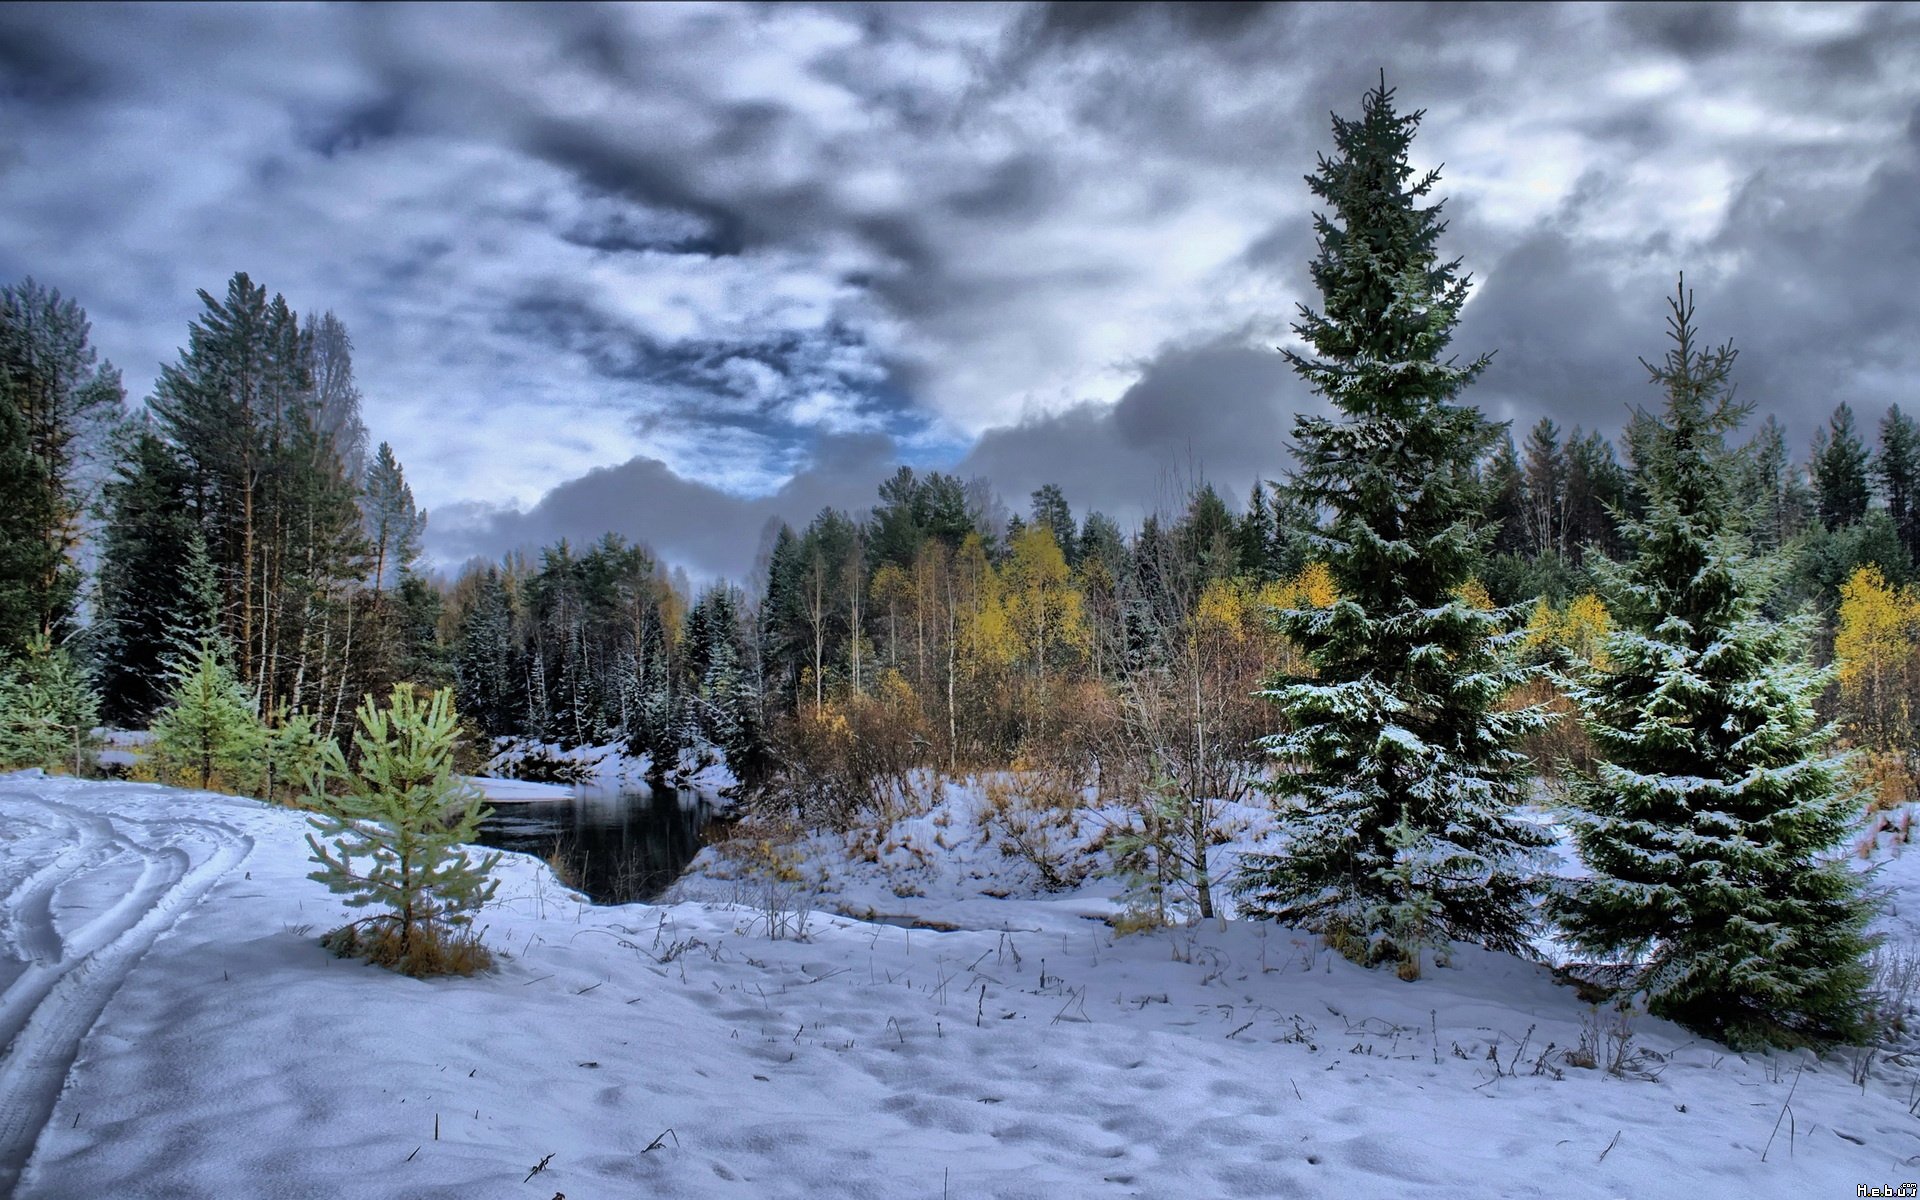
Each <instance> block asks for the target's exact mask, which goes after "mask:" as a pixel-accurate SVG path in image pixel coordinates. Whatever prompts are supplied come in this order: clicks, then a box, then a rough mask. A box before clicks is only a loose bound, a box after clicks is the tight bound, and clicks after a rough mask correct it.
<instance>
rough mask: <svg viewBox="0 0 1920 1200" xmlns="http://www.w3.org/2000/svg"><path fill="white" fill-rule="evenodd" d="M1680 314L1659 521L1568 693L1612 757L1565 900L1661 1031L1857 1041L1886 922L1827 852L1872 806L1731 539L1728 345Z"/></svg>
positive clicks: (1587, 802) (1685, 297)
mask: <svg viewBox="0 0 1920 1200" xmlns="http://www.w3.org/2000/svg"><path fill="white" fill-rule="evenodd" d="M1669 304H1670V306H1671V309H1672V312H1671V314H1670V315H1669V317H1668V327H1669V333H1670V336H1671V338H1672V341H1673V346H1672V347H1671V348H1670V349H1669V350H1668V351H1667V354H1666V357H1665V358H1664V359H1663V360H1662V362H1661V363H1660V364H1659V365H1657V366H1655V365H1653V364H1650V363H1649V364H1647V367H1648V371H1649V372H1650V373H1651V375H1652V378H1653V382H1654V383H1656V384H1658V385H1659V386H1660V387H1661V388H1662V389H1664V390H1665V392H1666V409H1665V413H1664V415H1663V416H1662V417H1661V418H1659V419H1658V420H1657V423H1656V425H1655V436H1654V438H1653V442H1652V445H1651V447H1650V453H1649V454H1648V456H1647V458H1646V460H1645V462H1644V466H1645V477H1644V478H1643V480H1642V487H1643V489H1644V491H1645V493H1646V496H1647V501H1648V507H1647V512H1646V515H1645V516H1644V517H1643V518H1642V519H1639V520H1636V521H1632V522H1630V523H1629V524H1628V526H1627V532H1628V535H1629V537H1630V540H1631V542H1632V543H1633V545H1634V547H1635V550H1636V554H1635V556H1634V558H1633V559H1632V561H1631V562H1630V563H1629V564H1627V565H1626V566H1624V567H1623V568H1620V569H1619V570H1617V571H1615V572H1613V573H1612V574H1613V575H1614V578H1613V580H1612V582H1613V588H1612V590H1613V591H1614V593H1615V596H1614V604H1613V615H1614V620H1615V622H1616V624H1615V626H1614V632H1613V633H1612V635H1611V636H1610V637H1609V638H1608V639H1607V642H1606V646H1605V650H1606V654H1605V660H1604V661H1605V662H1606V664H1607V665H1606V666H1605V667H1604V668H1591V669H1589V670H1588V671H1587V672H1586V673H1585V674H1584V676H1583V677H1582V678H1580V679H1579V680H1578V682H1577V686H1576V687H1575V688H1574V690H1573V695H1574V698H1575V700H1576V702H1577V703H1578V704H1579V705H1580V707H1581V708H1582V709H1583V711H1584V712H1585V714H1586V722H1585V723H1586V727H1587V731H1588V733H1589V735H1590V736H1591V737H1592V739H1593V743H1594V747H1595V750H1596V752H1597V756H1598V758H1599V763H1598V765H1597V768H1596V770H1595V772H1594V774H1593V775H1592V776H1590V777H1585V778H1576V779H1575V780H1574V782H1573V790H1572V796H1571V805H1572V816H1571V823H1572V826H1573V830H1574V836H1575V839H1576V841H1577V843H1578V845H1579V848H1580V853H1581V857H1582V858H1583V859H1584V860H1585V862H1586V864H1587V866H1588V867H1589V868H1590V869H1591V871H1592V875H1591V876H1590V877H1589V878H1587V879H1585V880H1581V881H1578V882H1574V883H1571V884H1569V885H1568V886H1567V887H1566V888H1565V889H1563V890H1562V891H1561V892H1560V893H1559V894H1557V895H1556V896H1555V897H1553V898H1552V907H1553V910H1554V912H1555V914H1556V915H1557V916H1558V917H1559V918H1560V920H1561V921H1562V922H1564V923H1565V925H1566V926H1567V929H1568V933H1569V936H1570V938H1571V939H1572V941H1573V944H1574V945H1575V946H1577V947H1579V948H1580V949H1581V950H1583V951H1584V952H1586V953H1589V954H1596V955H1606V956H1619V957H1623V958H1624V959H1625V960H1626V961H1628V962H1630V963H1631V964H1633V967H1634V973H1633V975H1632V977H1631V981H1630V984H1629V986H1630V989H1631V990H1636V991H1637V990H1644V991H1645V992H1646V994H1647V996H1648V998H1649V1002H1650V1006H1651V1009H1652V1011H1653V1012H1654V1013H1655V1014H1657V1015H1659V1016H1663V1017H1669V1018H1671V1019H1673V1020H1676V1021H1679V1022H1681V1023H1682V1024H1685V1025H1687V1026H1689V1027H1691V1028H1693V1029H1696V1030H1699V1031H1700V1032H1702V1033H1705V1034H1708V1035H1710V1036H1713V1037H1717V1038H1720V1039H1722V1040H1723V1041H1725V1042H1727V1043H1728V1044H1729V1045H1733V1046H1736V1047H1745V1046H1750V1045H1754V1044H1756V1043H1763V1042H1774V1043H1795V1042H1822V1041H1827V1040H1830V1039H1835V1038H1851V1037H1853V1036H1855V1035H1857V1034H1858V1033H1859V1032H1860V1031H1861V1028H1862V1012H1863V1009H1862V1001H1861V993H1862V987H1863V985H1864V984H1865V982H1866V970H1865V967H1864V965H1863V962H1862V956H1863V955H1864V954H1865V952H1866V951H1867V949H1868V948H1869V939H1868V938H1867V937H1866V936H1865V935H1864V933H1863V929H1864V927H1865V925H1866V923H1867V921H1868V919H1869V917H1870V916H1871V913H1872V908H1871V905H1870V904H1869V903H1868V901H1867V900H1866V899H1865V898H1864V897H1863V893H1862V885H1861V881H1860V878H1859V877H1858V876H1857V875H1855V874H1854V873H1853V872H1852V871H1850V870H1848V869H1847V867H1846V865H1845V864H1844V863H1843V862H1840V861H1838V860H1837V859H1835V858H1832V857H1829V855H1830V853H1831V851H1832V850H1833V848H1834V847H1835V846H1836V845H1837V844H1838V843H1839V842H1840V841H1841V840H1842V839H1843V838H1844V837H1845V836H1846V834H1847V832H1848V830H1849V829H1850V827H1851V825H1852V823H1853V821H1854V819H1855V817H1856V816H1857V815H1858V811H1859V802H1858V799H1857V798H1856V797H1855V796H1853V795H1851V794H1849V793H1848V792H1847V791H1846V790H1845V789H1844V788H1843V787H1842V786H1841V776H1840V762H1839V760H1838V759H1836V758H1835V757H1832V756H1829V755H1827V754H1825V753H1824V752H1823V751H1824V747H1825V745H1826V742H1827V739H1828V737H1829V734H1830V727H1827V726H1823V725H1822V724H1821V722H1820V719H1819V717H1818V716H1817V715H1816V713H1815V709H1814V704H1815V701H1816V699H1817V698H1818V696H1819V694H1820V692H1821V691H1822V689H1823V688H1824V686H1825V683H1826V675H1825V673H1824V672H1820V671H1816V670H1814V669H1813V668H1812V666H1811V664H1810V663H1809V662H1808V660H1807V656H1806V637H1805V632H1806V630H1805V626H1804V625H1802V624H1797V623H1794V622H1780V621H1776V620H1772V619H1769V618H1767V617H1766V616H1764V615H1763V613H1762V611H1761V604H1762V602H1763V601H1764V600H1765V598H1766V596H1767V594H1768V591H1769V590H1770V584H1771V581H1770V578H1769V571H1768V570H1767V568H1766V567H1765V566H1764V565H1763V564H1762V563H1760V562H1758V561H1756V560H1755V559H1754V558H1752V557H1751V556H1750V555H1749V552H1748V549H1747V542H1746V539H1745V538H1744V537H1743V536H1741V535H1740V534H1738V533H1737V532H1733V530H1734V529H1735V526H1736V523H1735V522H1734V521H1733V520H1732V519H1731V508H1732V501H1733V496H1734V483H1735V480H1734V471H1733V465H1734V464H1733V463H1732V461H1731V456H1729V455H1728V453H1727V452H1726V450H1725V449H1724V446H1723V442H1722V437H1723V434H1725V433H1726V432H1728V431H1729V430H1731V429H1733V428H1734V427H1735V426H1736V425H1737V423H1738V422H1739V419H1740V417H1741V416H1742V415H1743V413H1742V409H1741V408H1740V407H1738V406H1736V405H1735V404H1734V403H1733V400H1732V387H1731V385H1730V382H1729V375H1730V372H1731V369H1732V366H1733V360H1734V353H1735V352H1734V350H1733V349H1732V347H1731V345H1726V346H1722V347H1720V348H1719V349H1716V350H1708V349H1704V348H1702V347H1701V346H1700V345H1699V344H1698V342H1697V340H1696V339H1697V333H1696V330H1695V327H1694V324H1693V301H1692V298H1691V296H1690V295H1689V294H1688V293H1687V292H1686V291H1685V283H1684V280H1683V281H1682V285H1681V290H1680V292H1679V293H1678V294H1677V295H1676V296H1675V298H1674V299H1672V300H1671V301H1669Z"/></svg>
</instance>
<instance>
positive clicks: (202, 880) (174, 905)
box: [0, 793, 253, 1195]
mask: <svg viewBox="0 0 1920 1200" xmlns="http://www.w3.org/2000/svg"><path fill="white" fill-rule="evenodd" d="M15 797H16V798H17V799H21V800H26V801H28V802H29V803H32V804H35V805H37V806H39V807H41V808H43V809H45V810H47V811H48V812H49V813H51V814H53V815H55V816H56V818H58V819H61V820H62V821H64V822H65V823H67V824H68V825H69V827H70V828H72V829H73V830H74V831H75V832H76V833H77V834H78V835H79V838H80V841H81V845H82V847H83V848H84V849H87V850H88V851H89V852H88V853H86V854H82V855H69V854H67V853H64V852H63V853H62V854H61V855H59V856H57V857H56V858H55V860H54V862H53V863H51V864H48V866H47V867H43V868H41V869H39V870H37V871H35V872H34V873H33V874H32V875H30V876H29V877H28V881H27V883H26V884H25V885H23V886H21V887H18V888H16V889H15V890H14V892H13V893H12V895H10V896H9V897H8V898H7V901H6V902H5V903H6V904H7V906H8V911H7V915H8V916H9V917H11V918H12V919H13V920H14V922H15V924H16V928H17V929H18V930H19V932H20V942H21V944H22V945H23V946H25V945H26V944H28V943H29V942H31V943H34V944H36V945H38V946H40V947H42V948H44V947H46V946H47V945H48V944H49V943H48V939H49V938H51V939H52V942H51V944H52V945H53V946H54V947H55V948H56V951H57V953H56V954H55V955H54V956H53V957H52V958H51V959H50V960H49V959H47V958H39V959H38V960H37V961H34V962H32V963H31V964H30V965H29V966H28V967H27V969H26V970H25V971H23V972H22V973H21V975H20V976H19V977H18V978H16V979H15V980H14V981H13V982H12V983H11V984H9V985H8V986H7V988H6V990H5V991H4V992H3V993H0V1044H5V1045H6V1050H5V1051H4V1053H0V1195H5V1194H10V1193H11V1191H12V1189H13V1187H14V1185H15V1184H16V1183H17V1182H18V1181H19V1178H20V1173H21V1171H22V1170H23V1169H24V1168H25V1166H26V1164H27V1160H28V1158H29V1157H30V1156H31V1154H32V1152H33V1147H34V1144H35V1142H37V1141H38V1140H39V1136H40V1131H41V1129H42V1128H43V1127H44V1126H45V1125H46V1122H47V1118H48V1117H49V1116H50V1115H51V1114H52V1112H53V1107H54V1104H55V1103H56V1102H57V1101H58V1100H59V1098H60V1092H61V1089H62V1087H64V1086H65V1084H66V1079H67V1073H68V1072H69V1071H70V1070H71V1069H72V1067H73V1063H74V1060H75V1059H76V1058H77V1057H78V1056H79V1053H80V1046H81V1043H82V1042H83V1041H84V1040H85V1039H86V1035H87V1032H88V1031H89V1030H91V1029H92V1028H93V1024H94V1022H95V1021H97V1020H98V1019H99V1017H100V1014H101V1012H102V1011H103V1010H104V1009H105V1008H106V1006H107V1002H108V1001H109V1000H111V999H112V998H113V995H114V993H115V992H116V991H118V990H119V988H120V985H121V984H122V983H123V982H125V980H126V978H127V975H128V974H129V973H130V972H131V971H132V970H133V968H134V966H135V965H136V964H137V963H138V962H139V961H140V958H141V956H142V955H144V954H145V953H146V952H147V951H148V950H149V949H150V948H151V947H152V946H153V943H154V941H155V940H156V939H157V938H158V937H159V936H160V935H161V934H162V933H165V932H166V931H167V930H168V929H170V928H172V927H173V925H174V924H175V922H177V921H178V920H179V919H180V917H181V915H182V914H184V913H185V912H186V911H187V909H189V908H190V907H192V906H193V904H194V903H196V902H197V901H198V900H199V899H200V898H201V897H202V896H204V895H206V893H207V891H208V890H209V889H210V888H212V887H213V885H214V884H216V883H218V882H219V881H220V880H221V879H222V878H223V877H224V876H226V875H227V874H228V873H229V872H231V871H232V870H233V869H234V868H235V867H236V866H238V865H239V864H240V863H241V862H242V861H243V860H244V859H245V858H246V857H247V854H248V853H249V852H250V851H251V850H252V848H253V839H252V838H250V837H247V836H245V835H244V834H241V833H240V832H238V831H237V830H235V829H233V828H231V827H229V826H226V825H222V824H219V823H217V822H212V821H205V820H183V821H179V822H165V823H163V822H153V823H149V822H144V821H139V820H137V819H128V820H127V822H126V823H127V824H129V825H140V826H149V827H151V828H154V829H158V828H159V827H161V826H163V825H164V827H165V828H166V829H167V831H168V833H169V835H170V836H168V837H166V838H165V841H167V842H169V843H174V844H163V845H152V844H149V843H148V841H147V840H143V839H138V838H135V837H134V836H132V835H130V834H129V833H127V832H124V831H123V830H122V829H121V828H119V827H117V826H116V825H115V824H114V822H113V821H111V820H109V819H107V818H105V817H102V816H99V815H97V814H94V813H89V812H86V811H84V810H81V809H77V808H73V807H71V806H69V805H65V804H61V803H58V802H56V801H53V800H51V799H48V798H47V797H46V796H44V795H40V794H37V793H26V794H24V795H22V794H19V793H16V794H15ZM143 832H145V830H143ZM181 834H185V835H186V836H185V837H184V838H183V837H180V836H179V835H181ZM181 843H184V844H181ZM100 851H105V852H106V853H104V854H101V853H99V852H100ZM196 851H197V853H195V852H196ZM123 854H130V855H135V856H138V858H139V859H140V860H141V864H142V865H141V873H140V878H139V880H138V881H137V882H136V883H135V884H134V886H133V887H132V888H131V889H129V890H128V892H127V894H126V895H125V896H124V897H122V898H121V899H120V900H119V901H118V902H117V903H115V904H114V905H112V906H111V907H110V908H108V909H107V911H106V912H104V913H101V914H100V915H98V916H96V917H94V918H93V919H92V920H90V921H88V922H87V923H86V924H85V925H84V926H82V927H81V928H79V929H77V930H75V931H73V933H72V935H71V937H70V938H68V939H67V940H66V944H65V945H64V946H61V945H60V942H61V939H60V937H59V934H58V932H57V931H56V930H55V929H54V928H53V919H52V911H51V896H52V893H53V890H54V889H55V888H57V887H58V886H59V884H60V883H61V882H63V881H65V880H67V879H71V878H73V877H74V876H75V875H77V874H79V873H80V872H82V871H85V870H88V869H90V868H91V867H93V866H97V865H99V864H100V863H102V862H105V861H108V860H110V859H112V858H114V857H118V856H120V855H123ZM43 898H44V900H45V903H42V900H43Z"/></svg>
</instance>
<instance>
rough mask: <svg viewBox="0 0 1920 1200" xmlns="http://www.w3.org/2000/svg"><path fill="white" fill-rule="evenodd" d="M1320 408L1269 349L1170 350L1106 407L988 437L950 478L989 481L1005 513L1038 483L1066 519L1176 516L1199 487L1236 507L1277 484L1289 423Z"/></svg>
mask: <svg viewBox="0 0 1920 1200" xmlns="http://www.w3.org/2000/svg"><path fill="white" fill-rule="evenodd" d="M1320 407H1322V406H1321V405H1320V404H1318V403H1317V402H1316V401H1315V400H1314V398H1313V397H1311V396H1309V395H1307V394H1306V393H1305V389H1304V388H1303V387H1302V385H1301V384H1300V383H1299V381H1298V378H1297V377H1296V376H1295V375H1294V373H1293V370H1292V368H1290V367H1289V366H1288V365H1287V363H1286V360H1285V359H1284V358H1282V357H1281V356H1280V354H1279V353H1278V352H1277V351H1275V350H1272V349H1270V348H1267V347H1264V346H1249V345H1246V344H1243V343H1239V342H1236V341H1226V342H1219V343H1214V344H1210V345H1204V346H1199V347H1193V348H1186V349H1171V350H1168V351H1167V352H1166V353H1164V354H1162V355H1161V356H1159V357H1158V358H1156V359H1154V360H1153V361H1152V362H1149V363H1147V364H1144V366H1143V368H1142V371H1141V375H1140V379H1139V382H1137V383H1135V384H1134V385H1133V386H1132V387H1130V388H1128V389H1127V391H1126V392H1125V393H1124V394H1123V395H1122V396H1121V397H1120V399H1119V401H1118V402H1117V403H1115V404H1113V405H1111V406H1105V405H1095V404H1082V405H1076V406H1074V407H1073V408H1069V409H1066V410H1065V411H1063V412H1059V413H1054V414H1051V415H1048V416H1043V417H1036V418H1034V419H1032V420H1029V421H1026V422H1022V423H1021V424H1018V425H1014V426H1008V427H1003V428H999V429H990V430H988V431H987V432H986V433H985V434H984V435H982V437H981V438H980V441H979V443H978V444H977V445H976V446H975V447H974V448H973V450H972V452H970V453H969V454H968V455H967V457H966V458H965V460H963V461H962V463H961V464H960V471H961V473H962V474H963V475H968V476H971V475H982V476H985V477H986V478H988V479H990V480H993V481H994V483H995V484H996V485H998V486H999V487H1000V488H1001V490H1002V491H1003V492H1004V493H1005V494H1006V496H1007V498H1008V500H1009V502H1010V503H1012V505H1013V507H1014V508H1015V509H1016V510H1022V509H1024V508H1025V506H1026V505H1025V501H1026V497H1027V496H1028V495H1029V494H1030V493H1031V492H1032V491H1034V490H1035V489H1037V488H1038V487H1040V485H1042V484H1045V483H1055V484H1059V485H1060V487H1061V490H1062V491H1063V492H1064V493H1065V494H1066V496H1067V499H1068V500H1069V502H1071V503H1072V504H1073V506H1074V509H1075V511H1076V512H1078V513H1085V512H1086V511H1087V510H1089V509H1099V510H1101V511H1104V512H1106V513H1108V514H1109V515H1112V516H1116V517H1119V518H1122V519H1125V520H1128V521H1132V520H1137V519H1138V518H1139V517H1140V516H1142V515H1143V514H1144V513H1146V512H1149V511H1154V510H1176V509H1178V508H1179V507H1181V506H1182V505H1183V504H1184V496H1185V493H1186V491H1187V490H1188V488H1189V487H1193V486H1198V485H1200V484H1202V483H1211V484H1212V485H1213V486H1214V488H1215V490H1217V491H1219V492H1221V493H1222V494H1223V495H1225V496H1227V497H1228V498H1229V499H1230V500H1231V501H1232V502H1234V503H1236V504H1237V503H1240V502H1242V501H1244V500H1245V498H1246V495H1247V493H1248V491H1249V489H1251V487H1252V486H1253V484H1254V482H1255V481H1256V480H1261V479H1280V478H1283V477H1284V476H1285V475H1286V472H1287V470H1288V468H1289V466H1290V465H1291V463H1290V459H1289V457H1288V452H1287V437H1288V435H1289V433H1290V432H1291V430H1292V425H1293V415H1294V414H1295V413H1296V412H1300V411H1313V410H1317V409H1319V408H1320Z"/></svg>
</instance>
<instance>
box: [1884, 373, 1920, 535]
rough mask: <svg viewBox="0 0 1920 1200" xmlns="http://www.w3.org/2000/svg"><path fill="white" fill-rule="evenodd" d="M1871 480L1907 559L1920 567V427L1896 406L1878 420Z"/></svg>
mask: <svg viewBox="0 0 1920 1200" xmlns="http://www.w3.org/2000/svg"><path fill="white" fill-rule="evenodd" d="M1873 475H1874V479H1875V480H1876V481H1878V483H1879V484H1880V492H1881V494H1882V495H1883V496H1885V497H1886V500H1887V515H1888V516H1890V517H1892V518H1893V527H1894V529H1895V530H1896V531H1897V532H1898V533H1899V535H1900V544H1901V545H1902V546H1905V547H1906V548H1907V555H1908V556H1909V557H1910V558H1912V559H1913V560H1914V561H1915V562H1916V563H1920V426H1916V425H1915V424H1914V421H1913V418H1912V417H1909V416H1908V415H1906V414H1905V413H1903V412H1901V411H1900V406H1899V405H1898V404H1896V405H1894V406H1893V407H1892V408H1889V409H1888V410H1887V415H1886V416H1885V417H1883V418H1881V420H1880V453H1878V454H1876V455H1874V458H1873Z"/></svg>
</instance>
